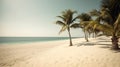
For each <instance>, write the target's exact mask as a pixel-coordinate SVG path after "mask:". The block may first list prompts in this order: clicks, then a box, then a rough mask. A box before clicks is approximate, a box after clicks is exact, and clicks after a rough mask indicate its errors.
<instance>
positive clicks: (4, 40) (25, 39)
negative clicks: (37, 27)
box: [0, 37, 78, 44]
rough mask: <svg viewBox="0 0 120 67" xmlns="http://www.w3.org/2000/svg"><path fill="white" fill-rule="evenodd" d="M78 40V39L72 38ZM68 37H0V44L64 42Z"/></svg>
mask: <svg viewBox="0 0 120 67" xmlns="http://www.w3.org/2000/svg"><path fill="white" fill-rule="evenodd" d="M73 38H78V37H72V39H73ZM66 39H69V37H0V43H2V44H3V43H29V42H45V41H56V40H66Z"/></svg>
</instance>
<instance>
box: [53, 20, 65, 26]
mask: <svg viewBox="0 0 120 67" xmlns="http://www.w3.org/2000/svg"><path fill="white" fill-rule="evenodd" d="M55 23H56V24H58V25H61V26H65V23H64V22H62V21H56V22H55Z"/></svg>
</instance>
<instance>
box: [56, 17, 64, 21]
mask: <svg viewBox="0 0 120 67" xmlns="http://www.w3.org/2000/svg"><path fill="white" fill-rule="evenodd" d="M57 17H58V18H61V19H62V20H63V21H65V17H64V16H57Z"/></svg>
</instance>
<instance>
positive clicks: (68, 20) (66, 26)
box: [56, 9, 78, 46]
mask: <svg viewBox="0 0 120 67" xmlns="http://www.w3.org/2000/svg"><path fill="white" fill-rule="evenodd" d="M75 13H77V12H76V11H72V10H70V9H68V10H65V11H63V12H62V15H61V16H57V17H59V18H61V19H62V20H58V21H56V24H58V25H61V26H62V28H61V30H60V32H59V34H60V33H61V32H63V31H65V30H67V31H68V34H69V38H70V45H69V46H72V45H73V44H72V38H71V33H70V27H71V25H72V24H73V22H74V21H75V20H76V19H77V18H78V16H76V17H75V18H73V15H74V14H75Z"/></svg>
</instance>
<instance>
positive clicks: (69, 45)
mask: <svg viewBox="0 0 120 67" xmlns="http://www.w3.org/2000/svg"><path fill="white" fill-rule="evenodd" d="M67 30H68V34H69V38H70V45H69V46H73V44H72V38H71V33H70V28H69V27H68V29H67Z"/></svg>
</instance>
